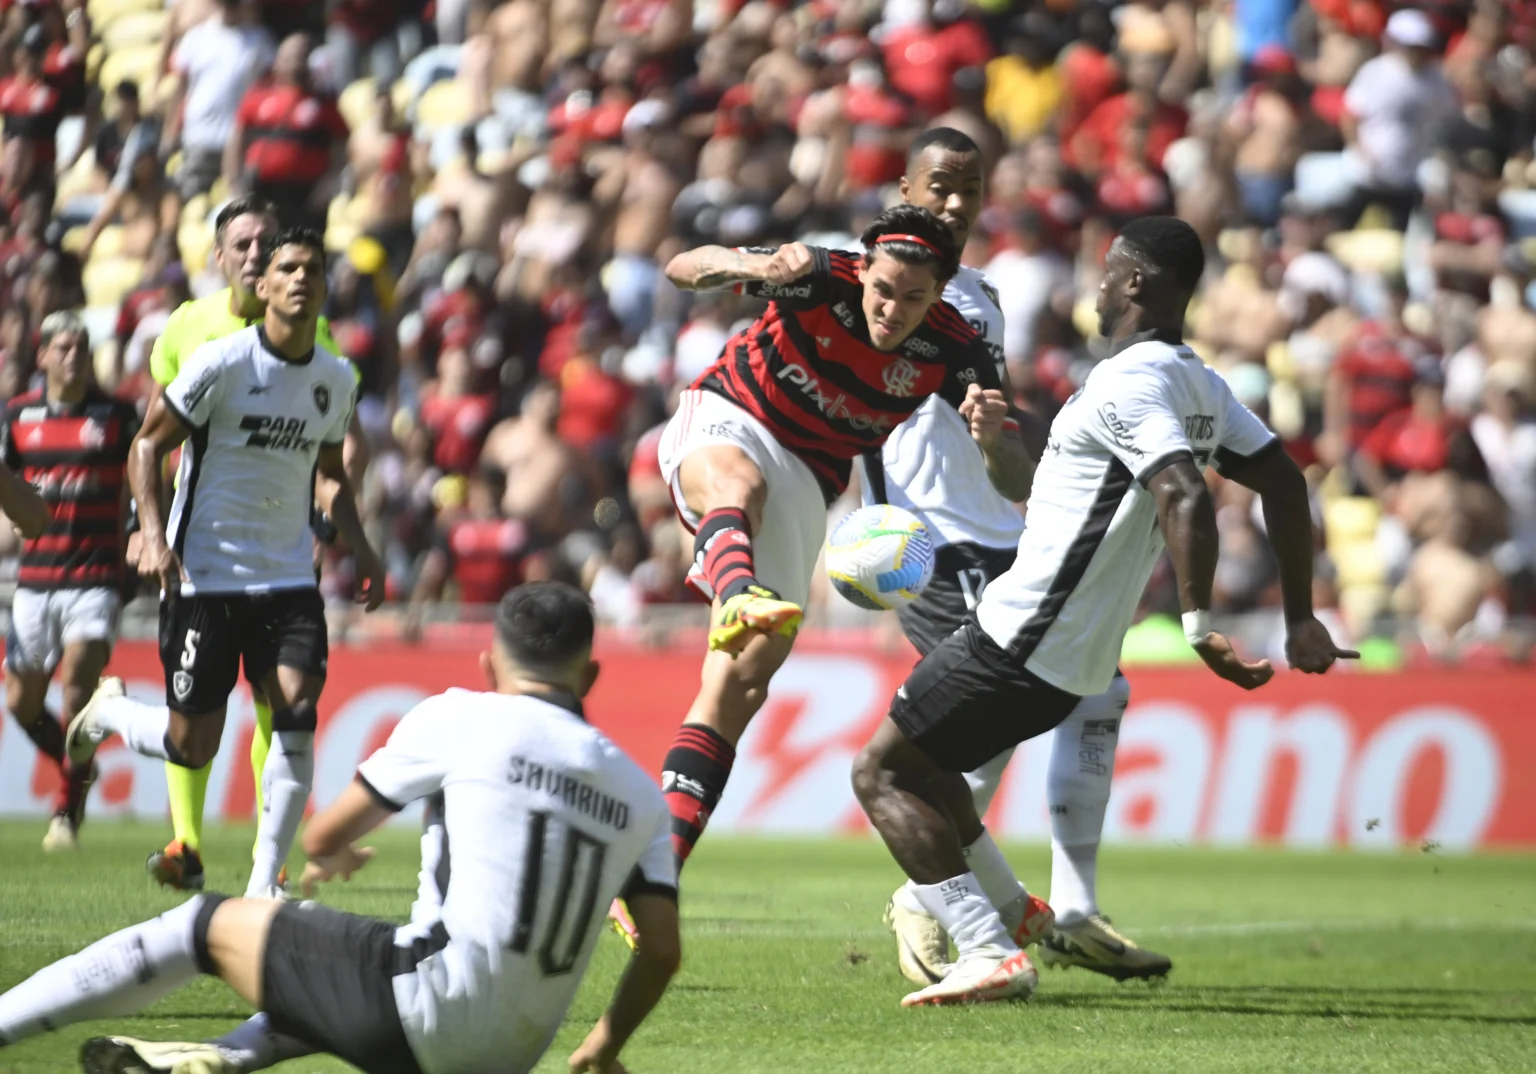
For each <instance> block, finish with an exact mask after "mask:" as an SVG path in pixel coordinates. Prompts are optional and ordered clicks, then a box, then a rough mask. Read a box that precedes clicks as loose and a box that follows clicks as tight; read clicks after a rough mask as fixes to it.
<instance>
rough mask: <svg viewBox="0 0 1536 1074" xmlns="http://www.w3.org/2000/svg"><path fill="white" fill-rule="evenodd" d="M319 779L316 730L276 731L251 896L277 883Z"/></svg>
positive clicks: (264, 779)
mask: <svg viewBox="0 0 1536 1074" xmlns="http://www.w3.org/2000/svg"><path fill="white" fill-rule="evenodd" d="M314 781H315V733H314V732H313V731H274V732H272V749H271V751H270V752H268V754H267V763H266V765H265V766H264V767H263V768H262V770H261V821H260V823H259V824H258V825H257V828H256V862H255V865H254V866H253V867H252V869H251V881H250V884H249V885H247V887H246V889H245V894H246V897H247V898H251V897H254V896H261V895H265V894H266V893H267V890H268V889H269V888H273V887H276V886H277V875H278V873H279V872H280V871H281V870H282V868H283V864H284V863H285V862H287V860H288V851H289V850H290V849H292V847H293V837H294V836H295V835H297V834H298V832H299V823H300V822H301V821H303V819H304V807H305V806H306V805H307V804H308V803H309V788H310V786H311V784H313V783H314Z"/></svg>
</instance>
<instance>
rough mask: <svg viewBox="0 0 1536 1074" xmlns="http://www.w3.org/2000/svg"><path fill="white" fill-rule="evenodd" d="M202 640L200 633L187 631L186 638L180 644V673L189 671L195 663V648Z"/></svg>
mask: <svg viewBox="0 0 1536 1074" xmlns="http://www.w3.org/2000/svg"><path fill="white" fill-rule="evenodd" d="M202 640H203V635H202V633H201V632H199V631H196V630H189V631H187V636H186V638H185V639H183V640H182V644H181V670H182V671H191V670H192V665H193V664H195V663H197V646H198V643H199V642H201V641H202Z"/></svg>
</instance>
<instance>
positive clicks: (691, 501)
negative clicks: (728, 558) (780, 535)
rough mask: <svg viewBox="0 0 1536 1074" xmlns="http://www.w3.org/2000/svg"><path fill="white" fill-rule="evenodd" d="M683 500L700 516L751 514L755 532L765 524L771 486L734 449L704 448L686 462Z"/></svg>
mask: <svg viewBox="0 0 1536 1074" xmlns="http://www.w3.org/2000/svg"><path fill="white" fill-rule="evenodd" d="M679 476H680V480H681V484H682V491H683V499H684V500H685V501H686V502H687V504H688V507H689V508H690V509H691V510H693V511H695V512H697V513H698V514H700V515H705V514H708V513H709V512H711V511H718V510H720V509H721V508H724V507H737V508H740V509H741V510H743V511H745V512H746V513H747V518H748V520H750V521H751V523H752V525H753V528H754V529H755V528H756V527H757V526H758V525H759V524H761V522H762V518H763V505H764V504H765V503H767V501H768V484H767V481H766V480H765V479H764V477H763V472H762V470H760V469H758V467H757V464H756V463H754V462H753V461H752V460H751V459H750V458H748V457H747V455H746V453H745V452H743V451H741V450H739V449H737V448H733V447H724V446H720V447H710V448H702V449H700V450H699V451H696V452H694V453H693V454H691V455H689V456H688V458H686V459H684V460H683V466H682V470H681V472H680V475H679Z"/></svg>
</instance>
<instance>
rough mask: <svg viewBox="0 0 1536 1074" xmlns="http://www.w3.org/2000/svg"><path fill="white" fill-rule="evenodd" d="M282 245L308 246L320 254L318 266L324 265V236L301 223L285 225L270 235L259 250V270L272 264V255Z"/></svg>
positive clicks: (265, 269)
mask: <svg viewBox="0 0 1536 1074" xmlns="http://www.w3.org/2000/svg"><path fill="white" fill-rule="evenodd" d="M284 246H308V247H309V248H310V249H311V250H313V251H315V253H317V254H319V255H320V267H321V268H322V269H324V267H325V260H326V259H325V236H324V235H322V234H320V232H319V231H317V230H316V229H314V228H312V227H305V226H304V225H302V224H299V225H295V226H293V227H285V228H283V230H281V231H279V232H278V233H277V234H276V235H274V236H272V238H271V239H270V240H268V241H267V244H266V245H265V246H263V247H262V250H261V271H262V272H266V271H267V269H268V268H269V267H270V266H271V264H272V255H273V254H275V253H277V251H278V250H280V249H281V248H283V247H284Z"/></svg>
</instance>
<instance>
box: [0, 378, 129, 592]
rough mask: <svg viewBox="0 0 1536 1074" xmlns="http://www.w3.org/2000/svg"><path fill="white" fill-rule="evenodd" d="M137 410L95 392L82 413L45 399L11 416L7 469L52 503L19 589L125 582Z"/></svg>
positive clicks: (14, 408) (29, 548) (23, 398)
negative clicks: (128, 470) (130, 455)
mask: <svg viewBox="0 0 1536 1074" xmlns="http://www.w3.org/2000/svg"><path fill="white" fill-rule="evenodd" d="M138 428H139V416H138V412H137V411H136V410H134V408H133V404H131V403H127V402H123V401H122V400H118V399H113V398H112V397H111V396H109V395H107V394H106V393H105V392H102V391H100V390H98V389H95V388H92V389H91V390H90V391H89V392H88V393H87V394H86V396H85V398H84V399H83V400H82V401H81V402H79V403H77V404H75V405H74V406H50V405H49V404H48V401H47V399H46V398H45V397H44V396H43V393H42V392H29V393H27V394H26V395H18V396H17V397H16V398H14V399H12V400H11V401H10V402H9V403H8V404H6V408H5V425H4V429H3V438H0V443H3V444H4V452H5V464H6V465H7V466H9V467H10V468H11V469H13V470H15V471H16V472H17V473H19V474H21V476H22V477H23V478H24V479H25V480H26V481H27V482H28V483H29V484H30V485H32V486H33V487H34V488H36V489H37V491H38V492H39V493H41V495H42V497H43V499H44V500H46V501H47V503H48V507H49V510H50V511H51V512H52V514H53V518H52V520H51V521H50V522H49V523H48V528H47V529H46V530H45V531H44V532H43V535H42V536H41V537H37V538H35V539H33V540H30V541H27V542H26V543H25V544H24V545H23V546H22V552H21V570H20V573H19V574H18V576H17V579H16V581H17V583H18V584H19V585H21V586H23V587H25V588H27V589H84V588H96V587H98V586H108V587H116V586H117V585H119V584H120V582H121V581H122V576H123V545H124V529H125V525H124V524H125V522H126V512H125V504H126V497H125V496H124V490H125V489H126V488H127V477H126V470H125V467H126V464H127V461H128V445H129V444H130V443H131V442H132V440H133V437H134V435H135V434H136V433H137V432H138Z"/></svg>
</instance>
